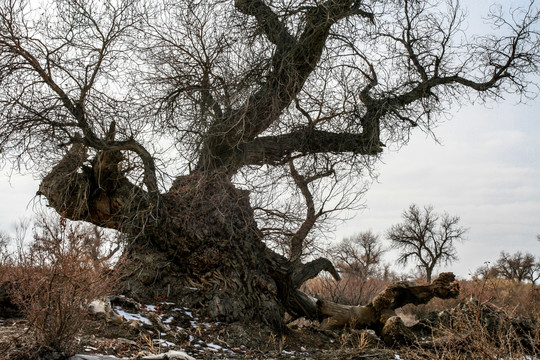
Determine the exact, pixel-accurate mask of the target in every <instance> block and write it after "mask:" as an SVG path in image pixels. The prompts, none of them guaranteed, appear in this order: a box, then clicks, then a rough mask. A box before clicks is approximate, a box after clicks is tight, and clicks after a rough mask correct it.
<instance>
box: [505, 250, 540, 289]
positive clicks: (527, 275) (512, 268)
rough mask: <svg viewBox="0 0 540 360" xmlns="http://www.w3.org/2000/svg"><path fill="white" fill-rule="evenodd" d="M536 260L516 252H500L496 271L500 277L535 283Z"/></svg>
mask: <svg viewBox="0 0 540 360" xmlns="http://www.w3.org/2000/svg"><path fill="white" fill-rule="evenodd" d="M537 266H538V265H537V263H536V259H535V258H534V255H533V254H531V253H528V252H526V253H522V252H521V251H518V252H516V253H514V254H510V253H507V252H505V251H501V254H500V256H499V259H498V260H497V264H496V267H497V271H498V274H499V276H500V277H502V278H505V279H509V280H515V281H518V282H523V281H525V280H530V281H531V282H536V280H537V275H536V274H535V273H536V272H537V270H538V268H537Z"/></svg>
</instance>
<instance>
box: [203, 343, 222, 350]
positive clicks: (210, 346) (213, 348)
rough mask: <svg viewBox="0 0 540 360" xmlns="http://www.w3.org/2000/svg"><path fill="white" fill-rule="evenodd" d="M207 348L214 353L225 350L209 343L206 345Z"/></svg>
mask: <svg viewBox="0 0 540 360" xmlns="http://www.w3.org/2000/svg"><path fill="white" fill-rule="evenodd" d="M206 347H207V348H209V349H210V350H212V351H220V350H224V348H223V346H220V345H218V344H214V343H208V344H206Z"/></svg>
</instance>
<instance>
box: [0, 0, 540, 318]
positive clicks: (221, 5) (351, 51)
mask: <svg viewBox="0 0 540 360" xmlns="http://www.w3.org/2000/svg"><path fill="white" fill-rule="evenodd" d="M37 6H42V7H40V8H38V7H37ZM493 10H494V11H497V10H496V9H493ZM511 15H512V16H509V19H508V20H507V19H506V18H504V17H503V15H502V14H501V13H500V12H499V13H497V12H493V13H491V14H490V19H491V21H492V23H493V24H494V25H495V26H496V27H497V28H498V32H497V34H499V35H497V36H495V35H489V34H488V35H486V36H478V37H474V38H472V37H470V36H469V35H468V34H467V36H465V35H464V34H463V32H462V31H463V28H464V25H463V21H464V13H463V12H462V11H461V10H460V9H459V7H458V6H457V2H451V1H450V2H444V3H442V2H438V1H421V2H420V1H408V0H405V1H391V0H388V1H374V0H366V1H352V0H327V1H310V2H307V1H297V0H287V1H277V2H276V1H272V2H271V1H264V0H235V1H198V2H194V1H191V0H179V1H174V2H170V1H163V2H152V3H149V2H146V1H143V0H106V1H93V0H91V1H81V0H55V1H50V2H48V1H45V2H40V3H39V4H36V3H35V2H32V1H25V0H21V1H10V0H0V88H2V89H3V90H4V91H2V92H0V150H1V155H0V156H1V157H2V164H5V163H8V164H10V165H11V166H12V167H14V168H15V169H21V168H24V167H26V168H27V169H31V170H32V171H34V172H36V173H39V175H40V176H41V177H42V182H41V185H40V188H39V194H40V195H41V196H44V197H45V198H46V199H47V202H48V205H49V206H51V207H52V208H54V209H55V210H56V211H57V212H58V213H60V214H62V215H63V216H65V217H67V218H69V219H72V220H82V221H86V222H90V223H93V224H96V225H99V226H102V227H107V228H112V229H116V230H119V231H121V232H123V233H125V234H126V235H128V236H129V237H130V238H131V239H130V241H128V242H127V244H128V245H127V246H126V249H125V254H124V256H125V258H126V261H127V262H128V263H130V264H131V267H129V266H128V267H127V270H131V271H132V276H126V277H125V278H124V279H125V280H124V281H125V285H126V286H125V288H126V291H129V292H130V294H131V295H132V296H136V297H153V296H154V295H163V294H169V295H171V296H177V297H182V298H184V299H185V300H184V301H188V298H187V297H185V296H183V295H184V294H182V291H183V290H182V289H185V287H186V286H190V287H193V286H196V287H197V288H198V289H200V291H199V292H198V293H197V296H191V297H190V298H189V299H191V300H190V301H192V302H193V304H187V305H195V304H197V305H198V306H200V307H201V308H202V309H204V311H205V312H206V315H208V316H210V317H212V318H218V319H222V320H224V321H237V320H242V321H248V320H251V319H253V318H258V319H260V320H262V321H265V322H267V323H269V324H271V325H272V326H274V327H276V328H280V326H281V324H282V316H283V314H284V312H285V310H287V312H288V313H290V314H292V315H294V316H308V317H314V316H317V309H316V307H315V304H314V303H313V301H311V300H310V299H309V298H308V297H307V296H305V294H303V293H302V292H300V291H298V290H297V289H298V287H299V286H300V285H301V284H302V283H303V282H304V281H306V279H309V278H311V277H313V276H316V274H317V273H318V272H319V271H321V270H323V269H327V270H330V271H331V272H332V273H334V274H335V275H336V277H337V273H336V272H335V271H334V269H333V267H332V266H331V264H330V262H329V261H328V260H326V259H323V258H321V259H315V260H313V261H312V262H310V263H307V264H303V263H302V262H301V261H299V260H298V254H299V251H298V246H299V247H302V246H303V244H304V242H303V241H304V240H303V239H306V234H308V233H309V232H310V231H311V229H313V226H312V225H311V222H312V221H311V219H314V218H315V217H316V216H314V215H313V211H312V210H313V209H310V207H311V205H310V202H309V201H304V204H303V205H302V207H303V209H304V212H303V213H304V214H307V216H304V217H303V219H302V217H299V216H298V211H296V214H291V212H289V211H284V210H283V208H281V207H280V206H283V205H286V204H287V201H270V202H266V201H263V202H262V205H263V206H261V207H258V208H257V209H254V208H253V206H252V204H253V203H255V201H256V200H255V201H254V202H251V199H250V194H249V190H253V187H254V186H257V187H258V186H263V185H259V184H261V183H263V184H271V185H270V187H271V188H272V189H275V190H276V192H275V195H276V198H278V197H283V198H285V199H287V198H288V196H289V194H290V191H287V190H290V189H293V188H294V189H295V191H297V192H298V189H299V191H300V193H302V192H303V190H302V188H305V184H306V183H308V181H307V180H308V179H311V178H313V177H318V176H322V175H328V176H322V178H321V179H320V181H319V182H316V183H317V184H318V186H316V187H315V186H313V185H314V183H313V182H312V183H310V184H312V189H310V191H311V192H312V197H313V199H314V203H315V202H317V201H319V202H318V204H319V205H317V206H316V207H315V209H316V210H315V214H317V211H318V210H317V207H318V208H319V209H320V208H321V207H320V204H321V202H320V199H327V198H328V196H329V194H332V193H333V194H335V195H336V196H337V200H332V201H331V202H332V203H335V201H339V199H342V198H346V194H354V193H355V192H354V191H351V189H350V187H349V188H347V187H340V186H341V185H342V184H352V185H354V184H357V183H360V184H361V183H362V182H359V181H357V179H359V178H360V177H361V176H363V175H365V174H369V173H370V171H371V170H372V167H371V166H372V165H373V162H374V161H376V159H377V156H378V155H379V154H380V153H381V152H382V151H383V148H384V147H385V145H392V144H404V143H406V142H407V139H408V138H409V136H410V133H411V129H413V128H415V127H416V128H420V129H422V130H424V131H426V132H428V133H429V132H431V131H432V129H433V126H434V124H435V123H436V118H437V115H438V114H441V113H444V112H446V111H448V110H449V109H450V107H451V105H452V104H453V103H455V102H456V101H457V102H459V103H461V102H463V101H464V100H467V99H473V100H476V99H480V100H485V99H490V98H500V97H502V96H504V94H506V93H508V92H516V93H518V94H520V95H522V96H527V95H528V94H529V93H528V90H530V88H528V86H529V85H531V84H530V80H529V79H528V75H529V74H531V73H535V72H536V71H537V70H538V64H540V61H539V59H538V53H539V49H538V48H539V45H538V33H537V32H536V30H535V24H536V23H537V21H538V18H539V14H538V9H536V8H535V7H534V5H533V4H532V3H531V4H530V6H529V7H526V8H524V9H520V10H516V11H515V12H514V13H512V14H511ZM533 90H534V89H533ZM291 164H292V166H291ZM287 168H288V171H287V170H286V169H287ZM293 169H294V170H293ZM327 169H332V171H326V170H327ZM295 174H298V176H297V175H295ZM295 177H296V179H295ZM254 179H257V181H253V180H254ZM291 179H292V181H291ZM286 184H294V187H292V186H288V187H287V186H286ZM308 187H309V185H308ZM333 189H334V190H335V189H342V190H343V189H345V190H344V191H342V192H341V191H338V192H335V191H334V190H333ZM281 190H284V191H281ZM315 190H317V191H318V192H317V193H316V194H315V193H314V191H315ZM332 191H334V192H332ZM253 194H254V195H257V192H253ZM299 196H300V195H298V197H299ZM303 196H304V198H306V196H305V194H303ZM283 198H282V199H283ZM308 198H309V196H308V197H307V198H306V199H308ZM317 199H319V200H317ZM315 200H317V201H315ZM352 200H354V196H353V198H352ZM343 204H344V205H347V204H349V202H348V201H345V202H344V203H343ZM328 205H330V204H328ZM338 208H340V207H339V206H338ZM285 210H287V208H286V209H285ZM265 214H278V215H279V216H281V215H282V214H283V215H284V216H282V218H283V219H285V221H287V222H289V223H291V222H290V220H289V218H288V216H290V215H294V216H292V217H290V219H291V220H292V225H290V226H287V227H286V228H287V229H295V230H294V233H293V234H291V235H290V236H289V237H290V238H294V237H295V236H296V240H294V241H292V240H291V242H290V243H291V251H290V253H291V254H290V256H289V257H284V256H282V255H280V254H277V253H275V252H273V251H271V250H269V249H268V248H267V247H266V246H265V244H264V240H265V239H264V235H265V232H263V231H261V228H264V224H262V223H261V222H264V216H265ZM323 218H324V217H318V218H317V219H315V220H321V219H323ZM261 219H262V220H261ZM299 219H300V220H299ZM306 220H307V222H306ZM295 224H296V225H295ZM303 224H306V226H303ZM305 230H308V231H305ZM293 248H294V249H295V250H294V251H293V250H292V249H293ZM171 289H172V290H171ZM171 291H172V292H171Z"/></svg>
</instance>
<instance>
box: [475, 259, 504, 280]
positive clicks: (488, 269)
mask: <svg viewBox="0 0 540 360" xmlns="http://www.w3.org/2000/svg"><path fill="white" fill-rule="evenodd" d="M474 276H475V277H476V278H481V279H493V278H497V277H498V276H499V270H498V269H497V266H496V265H490V262H489V261H486V262H485V263H484V265H482V266H480V267H479V268H478V269H476V271H475V272H474Z"/></svg>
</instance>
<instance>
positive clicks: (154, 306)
mask: <svg viewBox="0 0 540 360" xmlns="http://www.w3.org/2000/svg"><path fill="white" fill-rule="evenodd" d="M144 307H145V308H146V310H147V311H152V312H156V311H157V309H156V305H144Z"/></svg>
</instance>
